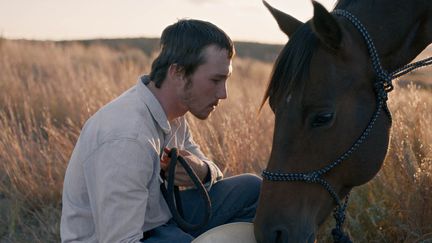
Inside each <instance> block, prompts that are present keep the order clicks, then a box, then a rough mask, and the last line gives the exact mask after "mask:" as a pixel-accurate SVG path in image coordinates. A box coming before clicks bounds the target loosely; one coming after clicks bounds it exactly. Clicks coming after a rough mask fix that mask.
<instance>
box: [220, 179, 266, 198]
mask: <svg viewBox="0 0 432 243" xmlns="http://www.w3.org/2000/svg"><path fill="white" fill-rule="evenodd" d="M261 182H262V179H261V178H260V177H258V176H256V175H254V174H250V173H245V174H240V175H236V176H232V177H228V178H225V179H224V180H222V181H220V183H221V184H222V185H220V186H222V187H225V189H226V190H231V191H234V192H236V194H237V195H239V196H241V197H242V198H244V197H249V198H251V199H252V200H253V198H255V197H256V198H257V197H258V195H259V193H260V189H261ZM218 183H219V182H218ZM218 183H216V184H218Z"/></svg>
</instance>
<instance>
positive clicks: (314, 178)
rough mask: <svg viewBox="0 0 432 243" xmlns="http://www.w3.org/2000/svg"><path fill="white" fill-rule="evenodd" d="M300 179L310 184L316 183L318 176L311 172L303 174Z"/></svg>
mask: <svg viewBox="0 0 432 243" xmlns="http://www.w3.org/2000/svg"><path fill="white" fill-rule="evenodd" d="M302 177H303V178H302V179H303V180H304V181H306V182H309V183H311V182H316V181H318V177H319V174H318V173H317V172H315V171H313V172H311V173H307V174H303V176H302Z"/></svg>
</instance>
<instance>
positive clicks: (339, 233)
mask: <svg viewBox="0 0 432 243" xmlns="http://www.w3.org/2000/svg"><path fill="white" fill-rule="evenodd" d="M333 14H335V15H339V16H342V17H345V18H346V19H348V20H349V21H350V22H351V23H352V24H353V25H354V26H355V27H356V28H357V30H358V31H359V32H360V33H361V35H362V36H363V39H364V40H365V42H366V45H367V48H368V51H369V55H370V57H371V59H372V66H373V69H374V71H375V74H376V76H377V79H376V80H375V82H374V88H375V94H376V100H377V102H376V104H377V105H376V109H375V112H374V113H373V115H372V118H371V120H370V121H369V124H368V125H367V127H366V128H365V129H364V131H363V133H362V134H361V136H360V137H359V138H358V139H357V140H356V141H355V142H354V144H353V145H352V146H351V147H350V148H349V149H348V150H347V151H346V152H345V153H343V154H342V155H341V156H340V157H339V158H338V159H336V160H335V161H333V162H331V163H329V164H328V165H327V166H325V167H323V168H321V169H318V170H314V171H310V172H306V173H279V172H270V171H268V170H264V171H263V172H262V177H263V178H264V179H266V180H269V181H287V182H290V181H303V182H306V183H317V184H320V185H322V186H323V187H324V188H325V189H326V190H327V191H328V192H329V193H330V196H331V197H332V198H333V200H334V201H335V203H336V204H337V206H336V208H335V209H334V212H333V217H334V218H335V220H336V227H335V228H334V229H333V230H332V235H333V239H334V242H351V240H350V238H349V237H348V236H347V235H346V234H345V233H344V232H343V229H342V225H343V222H344V220H345V209H346V207H347V204H348V196H349V195H348V196H346V197H345V200H344V202H343V203H342V202H341V199H340V198H339V196H338V194H337V193H336V191H335V190H334V188H333V187H332V186H331V185H330V183H328V182H327V181H326V180H325V179H323V178H322V176H323V175H324V174H326V173H327V172H329V171H330V170H332V169H333V168H334V167H336V166H337V165H339V164H341V163H342V161H344V160H346V159H347V158H348V157H349V156H350V155H351V154H352V153H354V152H355V151H356V150H357V149H358V148H359V147H360V145H361V144H363V143H364V141H365V140H366V138H367V137H368V136H369V134H370V131H371V130H372V128H373V127H374V125H375V122H376V121H377V119H378V117H379V116H380V114H381V110H382V109H383V110H384V111H385V113H386V114H387V115H388V117H389V119H390V123H391V122H392V117H391V113H390V111H389V109H388V107H387V99H388V96H387V93H388V92H390V91H392V90H393V84H392V80H393V79H395V78H398V77H400V76H402V75H404V74H406V73H408V72H410V71H412V70H414V69H417V68H419V67H423V66H426V65H430V64H432V58H431V57H429V58H427V59H424V60H422V61H419V62H416V63H412V64H408V65H406V66H404V67H402V68H400V69H398V70H396V71H394V72H392V73H390V74H389V73H388V72H386V71H385V70H384V69H383V68H382V66H381V62H380V59H379V56H378V52H377V51H376V48H375V45H374V43H373V41H372V38H371V37H370V35H369V33H368V32H367V30H366V28H365V27H364V26H363V24H362V23H361V22H360V21H359V20H358V19H357V18H356V17H355V16H354V15H352V14H351V13H350V12H348V11H346V10H342V9H336V10H334V11H333Z"/></svg>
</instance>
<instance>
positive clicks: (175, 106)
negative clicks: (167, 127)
mask: <svg viewBox="0 0 432 243" xmlns="http://www.w3.org/2000/svg"><path fill="white" fill-rule="evenodd" d="M147 88H148V89H149V90H150V91H151V92H152V93H153V95H154V96H155V97H156V99H157V100H158V101H159V103H160V104H161V106H162V109H163V110H164V112H165V115H166V117H167V119H168V121H172V120H174V119H176V118H178V117H180V116H183V115H184V114H186V112H187V109H186V108H185V107H183V106H182V105H181V103H180V101H179V100H178V98H177V94H176V92H175V89H169V87H167V86H165V87H164V86H162V87H160V88H157V87H156V86H155V84H154V82H153V81H150V83H149V84H147Z"/></svg>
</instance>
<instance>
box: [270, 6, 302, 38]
mask: <svg viewBox="0 0 432 243" xmlns="http://www.w3.org/2000/svg"><path fill="white" fill-rule="evenodd" d="M263 4H264V5H265V6H266V8H267V9H268V10H269V11H270V13H271V14H272V15H273V17H274V18H275V19H276V22H277V23H278V25H279V28H280V29H281V30H282V32H284V33H285V34H286V35H287V36H288V37H290V36H291V35H292V34H294V32H295V31H296V30H297V29H298V27H300V26H301V25H302V24H303V22H301V21H300V20H298V19H296V18H294V17H292V16H291V15H288V14H286V13H284V12H282V11H280V10H278V9H276V8H273V7H272V6H270V4H268V3H267V2H266V1H264V0H263Z"/></svg>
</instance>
